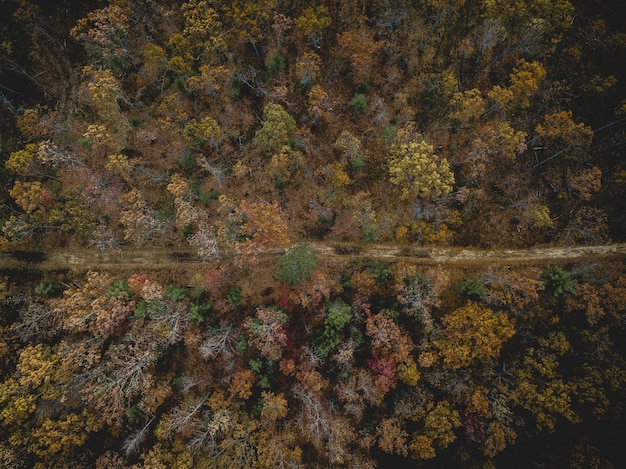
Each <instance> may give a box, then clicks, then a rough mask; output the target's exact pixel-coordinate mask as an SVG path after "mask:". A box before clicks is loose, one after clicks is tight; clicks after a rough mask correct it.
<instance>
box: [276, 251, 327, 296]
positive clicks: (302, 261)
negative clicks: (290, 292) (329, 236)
mask: <svg viewBox="0 0 626 469" xmlns="http://www.w3.org/2000/svg"><path fill="white" fill-rule="evenodd" d="M317 262H318V255H317V251H315V249H313V248H312V247H311V246H310V245H309V244H306V243H302V244H298V245H296V246H294V247H292V248H291V249H289V250H288V251H287V252H286V253H285V254H283V256H282V257H281V258H280V259H279V260H278V270H277V271H276V277H277V278H278V280H280V281H281V282H283V283H286V284H288V285H291V286H292V287H296V286H298V285H300V284H302V283H304V282H306V281H307V280H309V279H310V278H311V275H313V272H314V271H315V269H316V268H317Z"/></svg>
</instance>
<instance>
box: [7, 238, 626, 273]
mask: <svg viewBox="0 0 626 469" xmlns="http://www.w3.org/2000/svg"><path fill="white" fill-rule="evenodd" d="M310 244H311V245H312V246H313V247H314V248H315V249H316V250H317V251H318V252H319V253H320V259H321V260H322V261H323V262H326V263H343V262H349V261H354V260H359V259H361V260H364V259H372V260H386V261H398V260H405V261H408V262H412V263H416V264H422V265H437V264H444V265H445V264H452V265H463V264H472V265H480V264H484V265H489V264H544V263H545V264H549V263H559V262H561V263H562V262H572V261H576V260H584V259H599V258H605V259H606V258H622V257H624V256H626V243H616V244H607V245H600V246H571V247H543V248H530V249H489V250H486V249H476V248H461V247H447V248H446V247H444V248H442V247H433V248H428V247H422V246H397V245H386V244H352V243H334V242H311V243H310ZM280 254H281V251H272V252H269V253H267V255H274V256H278V255H280ZM202 264H203V261H202V260H201V259H200V258H198V257H197V256H196V255H195V254H194V252H193V251H191V250H188V251H184V250H168V249H141V250H139V249H120V250H117V251H104V252H101V251H97V250H93V249H84V250H80V249H78V250H76V249H72V250H50V251H45V252H26V251H9V252H3V253H0V270H5V269H7V270H8V269H24V268H26V269H28V268H30V269H37V270H65V269H67V270H72V271H87V270H127V269H141V270H161V269H175V270H176V269H191V268H193V267H194V266H198V265H202Z"/></svg>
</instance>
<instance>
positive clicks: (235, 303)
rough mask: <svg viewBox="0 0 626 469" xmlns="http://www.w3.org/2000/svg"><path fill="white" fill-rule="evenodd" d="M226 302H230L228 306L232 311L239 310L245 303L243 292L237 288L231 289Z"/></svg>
mask: <svg viewBox="0 0 626 469" xmlns="http://www.w3.org/2000/svg"><path fill="white" fill-rule="evenodd" d="M226 301H228V305H229V306H230V308H231V309H236V308H238V307H239V306H240V305H241V302H242V301H243V296H242V295H241V290H240V289H239V288H236V287H232V288H229V290H228V292H227V293H226Z"/></svg>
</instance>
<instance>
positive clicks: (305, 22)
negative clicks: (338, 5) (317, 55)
mask: <svg viewBox="0 0 626 469" xmlns="http://www.w3.org/2000/svg"><path fill="white" fill-rule="evenodd" d="M331 23H332V20H331V18H330V15H329V13H328V8H326V7H325V6H316V7H315V8H314V7H307V8H306V9H305V10H304V11H303V12H302V15H301V16H299V17H297V18H296V19H295V20H294V24H295V25H296V27H297V28H298V29H299V30H300V32H302V34H304V35H305V36H307V37H308V38H309V39H310V40H311V42H312V43H313V47H314V48H315V49H319V48H320V41H321V40H322V35H323V32H324V29H326V28H327V27H328V26H330V24H331Z"/></svg>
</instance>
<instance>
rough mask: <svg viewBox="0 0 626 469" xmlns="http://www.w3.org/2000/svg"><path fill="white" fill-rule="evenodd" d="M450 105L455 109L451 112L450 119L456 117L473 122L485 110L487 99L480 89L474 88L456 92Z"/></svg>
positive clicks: (462, 120)
mask: <svg viewBox="0 0 626 469" xmlns="http://www.w3.org/2000/svg"><path fill="white" fill-rule="evenodd" d="M450 107H451V108H452V109H453V111H452V112H451V113H450V119H456V120H459V121H461V122H462V123H464V122H471V121H475V120H476V119H478V118H479V117H480V115H481V114H482V113H483V112H485V101H484V100H483V97H482V93H481V92H480V90H478V89H476V88H472V89H471V90H467V91H463V92H457V93H454V95H453V96H452V99H451V100H450Z"/></svg>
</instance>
